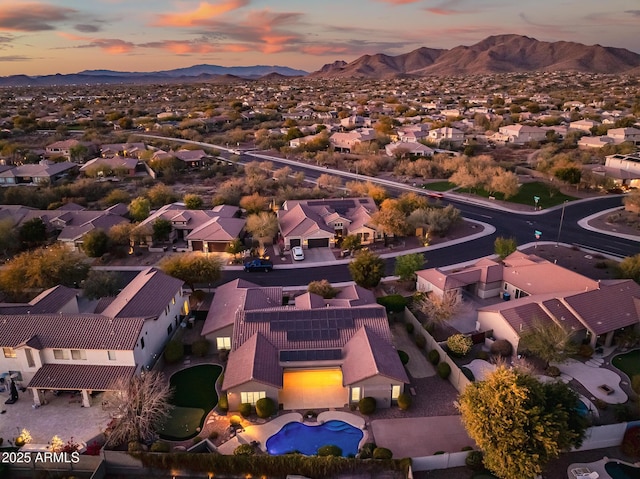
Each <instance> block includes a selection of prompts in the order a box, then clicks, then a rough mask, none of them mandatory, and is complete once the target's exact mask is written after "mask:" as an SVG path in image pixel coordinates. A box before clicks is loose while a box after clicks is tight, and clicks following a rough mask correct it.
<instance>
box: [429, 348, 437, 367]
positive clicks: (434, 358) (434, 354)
mask: <svg viewBox="0 0 640 479" xmlns="http://www.w3.org/2000/svg"><path fill="white" fill-rule="evenodd" d="M427 359H428V360H429V362H430V363H431V364H433V365H434V366H435V365H436V364H438V363H439V362H440V353H439V352H438V351H436V350H435V349H432V350H431V351H429V352H428V353H427Z"/></svg>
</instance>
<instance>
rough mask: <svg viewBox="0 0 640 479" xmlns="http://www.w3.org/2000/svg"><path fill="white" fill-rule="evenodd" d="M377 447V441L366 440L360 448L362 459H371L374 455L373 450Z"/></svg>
mask: <svg viewBox="0 0 640 479" xmlns="http://www.w3.org/2000/svg"><path fill="white" fill-rule="evenodd" d="M375 449H376V443H375V442H366V443H364V444H363V445H362V447H361V448H360V451H359V454H360V459H371V458H372V457H373V451H374V450H375Z"/></svg>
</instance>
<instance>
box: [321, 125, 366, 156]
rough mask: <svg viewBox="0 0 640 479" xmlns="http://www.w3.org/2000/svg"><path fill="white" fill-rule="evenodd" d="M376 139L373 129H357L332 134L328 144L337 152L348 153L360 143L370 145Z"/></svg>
mask: <svg viewBox="0 0 640 479" xmlns="http://www.w3.org/2000/svg"><path fill="white" fill-rule="evenodd" d="M375 139H376V131H375V130H374V129H373V128H359V129H357V130H353V131H349V132H347V133H334V134H333V135H331V136H330V137H329V143H331V145H333V147H334V148H335V149H336V150H338V151H344V152H350V151H351V150H352V149H353V148H354V147H355V146H356V145H359V144H360V143H370V142H372V141H373V140H375Z"/></svg>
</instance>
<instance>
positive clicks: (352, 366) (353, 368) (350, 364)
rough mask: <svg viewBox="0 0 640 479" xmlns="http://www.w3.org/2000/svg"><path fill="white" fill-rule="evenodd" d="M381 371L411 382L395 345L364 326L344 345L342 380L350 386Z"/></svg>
mask: <svg viewBox="0 0 640 479" xmlns="http://www.w3.org/2000/svg"><path fill="white" fill-rule="evenodd" d="M377 375H382V376H386V377H388V378H390V379H395V380H398V381H401V382H403V383H408V382H410V381H409V378H408V377H407V373H406V372H405V370H404V366H403V365H402V362H401V361H400V357H399V356H398V351H397V350H396V349H395V348H394V347H393V345H392V344H390V343H389V342H388V341H385V340H384V339H382V338H381V337H380V336H378V335H377V334H376V333H374V332H373V331H371V330H370V329H369V328H368V327H367V326H362V327H361V328H360V329H359V330H358V332H356V333H355V334H354V335H353V337H352V338H351V339H350V340H349V341H348V342H347V344H345V346H344V363H343V365H342V380H343V382H344V385H345V386H347V385H349V384H353V383H356V382H359V381H363V380H365V379H368V378H371V377H373V376H377Z"/></svg>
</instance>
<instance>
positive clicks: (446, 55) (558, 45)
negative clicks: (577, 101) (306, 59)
mask: <svg viewBox="0 0 640 479" xmlns="http://www.w3.org/2000/svg"><path fill="white" fill-rule="evenodd" d="M561 70H569V71H579V72H588V73H623V72H629V73H635V74H637V73H640V55H639V54H637V53H634V52H631V51H629V50H626V49H624V48H613V47H603V46H601V45H584V44H582V43H575V42H542V41H539V40H536V39H535V38H529V37H526V36H522V35H495V36H490V37H488V38H485V39H484V40H482V41H480V42H478V43H476V44H474V45H471V46H457V47H455V48H452V49H450V50H446V49H432V48H425V47H422V48H418V49H417V50H413V51H411V52H409V53H404V54H402V55H397V56H390V55H384V54H381V53H379V54H376V55H364V56H362V57H360V58H358V59H356V60H354V61H352V62H351V63H345V62H334V63H331V64H327V65H324V66H323V67H322V68H321V69H320V70H318V71H316V72H313V73H311V74H310V75H309V76H310V77H314V78H397V77H403V76H412V77H421V76H428V75H473V74H486V73H513V72H532V71H561Z"/></svg>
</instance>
